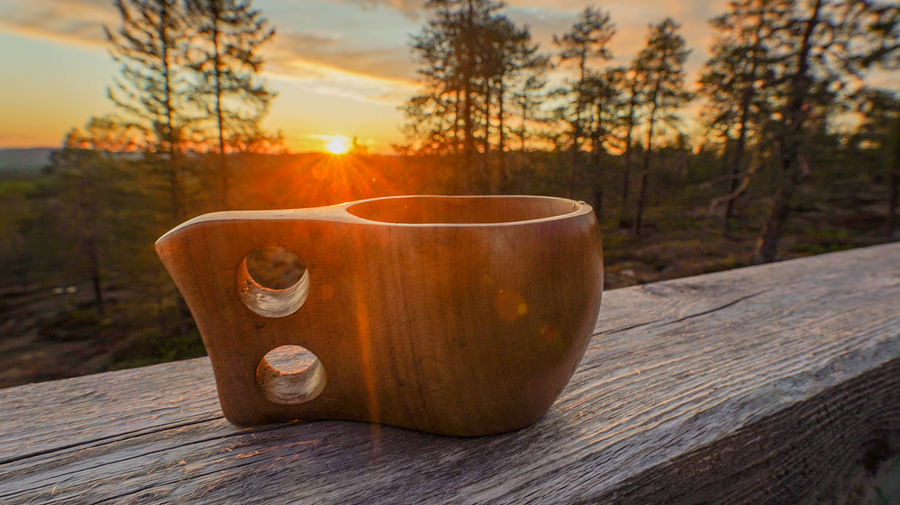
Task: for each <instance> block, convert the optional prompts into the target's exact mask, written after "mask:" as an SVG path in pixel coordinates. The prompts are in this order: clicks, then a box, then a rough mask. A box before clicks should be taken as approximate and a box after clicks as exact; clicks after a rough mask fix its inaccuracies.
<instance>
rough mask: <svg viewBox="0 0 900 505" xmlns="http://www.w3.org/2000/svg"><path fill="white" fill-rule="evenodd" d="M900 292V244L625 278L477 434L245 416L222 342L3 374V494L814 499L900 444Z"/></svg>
mask: <svg viewBox="0 0 900 505" xmlns="http://www.w3.org/2000/svg"><path fill="white" fill-rule="evenodd" d="M898 307H900V245H898V244H894V245H886V246H879V247H873V248H867V249H860V250H855V251H849V252H845V253H838V254H831V255H823V256H819V257H814V258H808V259H803V260H796V261H790V262H783V263H778V264H772V265H765V266H759V267H752V268H747V269H741V270H733V271H729V272H722V273H717V274H710V275H704V276H699V277H693V278H687V279H680V280H674V281H668V282H662V283H656V284H651V285H646V286H643V287H635V288H628V289H623V290H615V291H611V292H608V293H606V294H604V299H603V306H602V308H601V317H600V321H599V323H598V332H597V335H596V336H595V337H594V339H593V341H592V343H591V346H590V347H589V349H588V352H587V354H586V355H585V357H584V359H583V361H582V364H581V366H580V368H579V370H578V372H576V374H575V376H574V377H573V379H572V382H571V383H570V384H569V386H568V387H567V389H566V391H565V392H564V393H563V395H562V397H561V398H560V400H559V401H558V402H557V404H556V405H554V407H553V408H552V409H551V411H550V412H549V413H548V414H547V415H546V416H545V417H544V418H543V419H542V420H541V421H539V422H538V423H537V424H536V425H534V426H531V427H528V428H525V429H522V430H519V431H517V432H514V433H508V434H505V435H499V436H493V437H485V438H475V439H457V438H449V437H439V436H434V435H427V434H422V433H417V432H411V431H406V430H402V429H396V428H389V427H378V426H371V425H366V424H358V423H349V422H331V421H322V422H297V423H291V424H286V425H271V426H266V427H261V428H255V429H238V428H235V427H233V426H231V425H229V424H228V423H227V422H225V421H224V419H222V417H221V414H220V412H219V410H218V405H217V403H216V400H215V393H214V387H213V385H212V377H211V371H210V370H209V364H208V361H206V360H204V359H200V360H191V361H187V362H181V363H173V364H166V365H158V366H154V367H147V368H143V369H137V370H129V371H123V372H114V373H108V374H99V375H94V376H88V377H81V378H77V379H70V380H66V381H57V382H50V383H43V384H36V385H29V386H22V387H17V388H11V389H6V390H0V412H2V414H0V502H2V503H7V502H9V503H70V502H78V503H99V502H114V503H115V502H141V503H144V502H147V503H154V502H160V503H161V502H172V501H175V502H178V501H196V502H204V503H230V502H240V503H251V502H253V503H256V502H266V501H274V502H283V501H286V500H294V501H298V502H304V501H305V502H315V503H372V502H394V503H421V502H429V503H447V502H454V503H456V502H460V503H548V502H553V503H586V502H596V501H600V502H607V501H610V502H617V501H618V502H622V503H634V502H658V503H701V502H721V501H723V500H727V501H728V502H732V503H759V502H767V503H802V502H804V501H806V502H810V503H812V502H814V501H815V499H817V497H823V496H828V495H834V494H835V493H849V491H847V489H849V488H848V487H847V486H848V485H849V484H848V483H852V482H855V480H857V479H859V478H862V477H860V476H861V475H865V474H866V472H868V470H867V469H866V467H867V466H872V464H873V463H872V462H873V461H874V462H877V460H879V459H883V458H884V457H888V456H889V455H891V454H896V453H897V452H898V450H900V441H898V438H900V399H898V396H897V395H898V393H897V391H900V387H898V382H900V309H898ZM861 469H862V470H861ZM842 486H843V487H842ZM847 496H849V495H847ZM839 501H840V500H839ZM845 501H846V500H845Z"/></svg>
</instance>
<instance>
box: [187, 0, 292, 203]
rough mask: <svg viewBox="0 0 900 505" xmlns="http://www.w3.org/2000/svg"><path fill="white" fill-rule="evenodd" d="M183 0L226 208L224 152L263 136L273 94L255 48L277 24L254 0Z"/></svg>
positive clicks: (191, 55)
mask: <svg viewBox="0 0 900 505" xmlns="http://www.w3.org/2000/svg"><path fill="white" fill-rule="evenodd" d="M187 6H188V16H189V19H190V22H191V23H192V24H193V26H194V28H195V30H196V37H195V39H194V44H193V46H192V51H191V53H190V55H189V57H190V62H191V63H190V64H191V68H193V70H194V71H195V72H196V74H197V75H198V76H199V83H200V85H199V89H198V94H199V95H200V96H201V97H202V99H203V102H204V105H205V108H206V115H207V117H208V118H209V119H210V120H211V121H212V122H213V123H214V124H213V126H212V130H213V131H214V134H213V135H214V138H215V143H216V151H217V152H218V160H219V167H218V172H219V183H220V189H221V202H222V205H223V206H224V207H226V208H228V207H229V176H228V165H227V159H226V153H227V152H228V151H230V150H232V149H239V146H242V145H247V144H248V140H251V139H252V140H254V141H257V142H258V141H259V139H260V138H261V137H262V138H263V139H264V138H265V137H266V135H265V134H264V133H263V132H262V131H261V130H260V128H259V123H260V121H262V119H263V118H264V117H265V115H266V114H267V113H268V107H269V102H270V101H271V100H272V99H273V98H274V97H275V96H276V94H275V93H274V92H272V91H270V90H269V89H268V88H267V87H266V84H265V83H264V82H263V81H262V80H261V79H260V77H259V72H260V70H261V69H262V65H263V59H262V57H261V56H260V55H259V48H260V46H262V45H263V44H264V43H266V42H267V41H269V40H271V39H272V37H273V36H274V35H275V29H274V28H272V27H270V26H269V24H268V21H266V20H265V19H264V18H263V17H262V15H261V13H260V11H258V10H254V9H253V7H252V0H187Z"/></svg>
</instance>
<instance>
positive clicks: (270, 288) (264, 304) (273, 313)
mask: <svg viewBox="0 0 900 505" xmlns="http://www.w3.org/2000/svg"><path fill="white" fill-rule="evenodd" d="M238 293H239V294H240V297H241V301H243V302H244V305H246V306H247V308H248V309H250V310H252V311H253V312H256V313H257V314H259V315H261V316H265V317H285V316H289V315H291V314H293V313H294V312H297V310H298V309H300V307H302V306H303V303H304V302H305V301H306V297H307V296H308V295H309V272H307V270H306V265H304V263H303V261H302V260H301V259H300V257H299V256H297V255H296V254H294V253H292V252H291V251H288V250H286V249H284V248H283V247H262V248H259V249H255V250H254V251H252V252H251V253H250V254H248V255H247V257H246V258H244V260H243V261H242V262H241V267H240V270H239V272H238Z"/></svg>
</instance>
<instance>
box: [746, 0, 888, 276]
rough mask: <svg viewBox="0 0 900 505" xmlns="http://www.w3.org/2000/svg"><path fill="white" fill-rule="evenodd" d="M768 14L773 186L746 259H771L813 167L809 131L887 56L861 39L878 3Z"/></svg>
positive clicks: (796, 7)
mask: <svg viewBox="0 0 900 505" xmlns="http://www.w3.org/2000/svg"><path fill="white" fill-rule="evenodd" d="M791 6H792V8H791V9H790V10H789V11H786V12H784V13H783V15H782V16H781V18H780V19H778V20H777V21H776V29H775V31H774V36H773V43H772V44H771V46H770V48H769V51H770V55H771V57H770V58H769V61H770V69H771V71H772V76H771V80H770V81H769V82H768V83H767V84H768V85H769V87H770V91H771V92H772V94H773V98H772V101H773V106H774V107H775V113H774V114H773V115H772V121H770V122H769V124H768V125H767V127H766V132H765V133H766V135H767V137H768V139H769V142H770V143H771V144H772V146H773V148H772V149H773V154H774V155H775V158H774V163H772V165H773V167H774V169H775V171H776V174H775V175H776V177H775V180H776V187H775V190H774V195H773V199H772V202H771V205H770V207H769V210H768V212H767V216H766V219H765V223H764V225H763V227H762V230H761V231H760V234H759V237H758V239H757V242H756V247H755V249H754V252H753V259H754V261H758V262H759V261H774V260H775V259H776V258H777V252H778V242H779V239H780V237H781V234H782V231H783V229H784V224H785V221H786V220H787V217H788V213H789V210H790V207H791V201H792V198H793V195H794V193H795V192H796V190H797V188H798V187H800V185H801V184H803V183H804V181H805V180H806V179H807V177H808V176H809V174H810V173H811V171H812V170H813V169H814V167H813V166H812V164H811V162H810V156H809V153H810V146H809V142H810V137H811V135H812V133H813V131H814V129H815V128H821V125H822V124H823V123H827V118H828V116H829V115H828V111H829V110H830V109H831V107H832V106H834V105H835V104H837V103H838V100H837V98H839V97H841V96H844V95H847V94H848V93H852V92H853V87H854V84H855V83H858V82H861V78H862V77H863V76H864V73H865V70H866V66H867V65H869V64H873V63H875V62H877V61H884V60H885V59H886V58H889V57H891V55H892V54H893V50H889V51H884V52H880V53H878V52H877V51H873V49H872V47H871V45H870V44H867V43H866V42H867V37H869V36H870V35H871V24H870V20H871V19H872V17H873V16H876V13H877V11H878V10H879V9H880V8H881V6H880V5H878V4H873V3H870V2H865V1H863V0H810V1H808V2H805V3H800V2H791Z"/></svg>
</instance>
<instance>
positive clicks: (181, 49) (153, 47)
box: [104, 0, 194, 222]
mask: <svg viewBox="0 0 900 505" xmlns="http://www.w3.org/2000/svg"><path fill="white" fill-rule="evenodd" d="M115 5H116V8H117V9H118V10H119V14H120V16H121V18H122V25H121V27H120V28H119V30H117V31H111V30H110V29H109V28H107V27H104V30H105V32H106V37H107V39H108V40H109V42H110V44H111V46H112V47H111V48H110V52H111V53H112V55H113V58H114V59H115V60H116V61H117V62H118V63H120V64H121V65H122V67H121V72H122V74H121V77H120V78H118V79H116V80H115V84H114V86H111V87H110V88H109V89H108V94H109V97H110V99H112V101H113V102H114V103H115V104H116V105H117V106H118V109H119V110H120V111H122V112H123V113H124V115H125V121H126V123H128V124H132V125H135V126H137V127H140V128H142V129H143V130H145V131H146V132H148V133H150V134H151V137H150V139H149V141H150V145H149V146H148V149H149V151H150V152H151V153H155V154H156V158H157V163H158V164H159V165H161V166H162V167H163V171H164V172H165V177H166V179H167V184H168V190H167V192H168V194H169V199H170V213H171V216H172V221H173V222H175V221H177V220H179V219H181V218H182V217H184V213H185V203H184V187H183V186H184V183H183V180H182V179H183V177H182V174H181V167H180V156H179V155H180V153H181V152H182V150H183V144H184V138H185V133H186V129H187V128H188V127H189V125H190V124H191V120H192V118H193V114H194V111H193V108H192V106H191V98H192V96H193V94H192V90H191V86H190V82H189V79H188V78H187V76H186V69H185V67H184V63H185V51H186V49H187V42H188V37H189V35H190V32H189V26H188V24H187V23H186V22H185V19H184V11H183V9H182V8H181V6H180V4H179V3H178V2H177V1H176V0H116V3H115Z"/></svg>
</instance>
